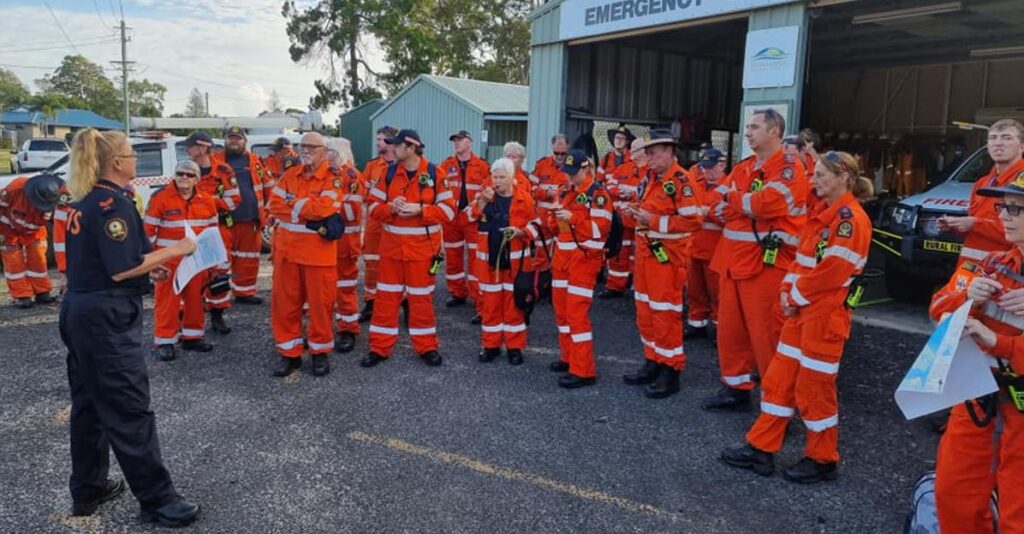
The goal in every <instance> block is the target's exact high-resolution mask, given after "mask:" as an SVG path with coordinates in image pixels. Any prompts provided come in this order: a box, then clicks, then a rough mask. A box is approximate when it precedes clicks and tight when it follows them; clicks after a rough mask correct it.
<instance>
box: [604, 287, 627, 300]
mask: <svg viewBox="0 0 1024 534" xmlns="http://www.w3.org/2000/svg"><path fill="white" fill-rule="evenodd" d="M623 295H625V293H623V292H622V291H615V290H614V289H608V288H604V289H602V290H601V292H600V293H598V294H597V298H599V299H618V298H622V296H623Z"/></svg>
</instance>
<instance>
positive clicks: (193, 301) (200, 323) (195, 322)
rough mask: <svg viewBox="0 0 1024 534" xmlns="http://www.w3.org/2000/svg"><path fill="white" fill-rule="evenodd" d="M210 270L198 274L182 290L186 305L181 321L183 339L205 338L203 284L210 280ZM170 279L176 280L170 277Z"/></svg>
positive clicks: (182, 297) (182, 299)
mask: <svg viewBox="0 0 1024 534" xmlns="http://www.w3.org/2000/svg"><path fill="white" fill-rule="evenodd" d="M209 277H210V272H209V271H206V272H203V273H200V274H198V275H196V277H195V278H193V279H192V280H191V281H189V283H188V285H187V286H185V289H182V290H181V295H178V296H180V297H181V301H182V302H183V303H184V305H185V310H184V311H185V313H184V314H183V317H182V321H181V339H184V340H190V339H203V333H204V332H203V331H204V330H205V329H206V312H205V310H204V308H203V286H204V285H206V283H207V282H208V281H209ZM168 280H174V277H173V276H172V277H170V278H169V279H168Z"/></svg>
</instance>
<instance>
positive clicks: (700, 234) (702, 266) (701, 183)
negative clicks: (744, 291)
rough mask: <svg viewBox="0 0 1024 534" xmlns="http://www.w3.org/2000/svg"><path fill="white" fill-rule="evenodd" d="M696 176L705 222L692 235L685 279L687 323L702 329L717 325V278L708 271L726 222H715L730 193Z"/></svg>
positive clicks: (724, 188) (712, 272) (701, 176)
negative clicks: (724, 196) (724, 197)
mask: <svg viewBox="0 0 1024 534" xmlns="http://www.w3.org/2000/svg"><path fill="white" fill-rule="evenodd" d="M698 176H699V178H698V179H696V182H697V184H698V185H697V189H699V190H701V191H703V195H702V196H703V201H702V204H701V211H702V212H703V213H704V222H703V223H702V224H701V228H700V230H699V231H697V232H696V233H695V234H694V235H693V246H692V248H691V251H690V270H689V272H688V273H687V279H686V314H687V316H686V322H687V323H689V324H690V325H692V326H695V327H697V328H702V327H705V326H707V325H708V322H709V321H710V322H712V323H715V324H718V274H717V273H715V271H713V270H711V258H712V257H713V256H714V255H715V249H717V248H718V241H719V240H720V239H721V238H722V226H723V225H724V224H725V221H723V220H722V219H720V218H718V215H721V212H722V211H723V210H724V208H725V204H724V200H723V199H722V197H723V195H725V194H726V193H728V192H729V188H728V187H726V186H724V185H722V184H721V183H719V184H718V185H713V184H710V183H708V181H707V180H706V179H705V178H704V176H703V175H702V174H700V171H699V170H698ZM719 208H720V209H719ZM716 213H718V215H716Z"/></svg>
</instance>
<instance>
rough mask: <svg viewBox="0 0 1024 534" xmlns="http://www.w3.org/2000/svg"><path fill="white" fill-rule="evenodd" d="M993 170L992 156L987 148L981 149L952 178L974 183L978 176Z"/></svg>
mask: <svg viewBox="0 0 1024 534" xmlns="http://www.w3.org/2000/svg"><path fill="white" fill-rule="evenodd" d="M991 170H992V157H991V156H989V155H988V150H987V149H984V148H983V149H981V150H979V151H977V152H975V153H974V154H972V155H971V158H970V159H969V160H967V163H965V164H963V166H961V167H960V168H959V169H957V170H956V174H955V175H953V176H952V177H951V178H950V180H953V181H957V182H962V183H972V184H973V183H974V182H977V181H978V178H981V177H982V176H985V175H986V174H988V173H989V171H991Z"/></svg>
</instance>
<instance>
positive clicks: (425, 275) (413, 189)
mask: <svg viewBox="0 0 1024 534" xmlns="http://www.w3.org/2000/svg"><path fill="white" fill-rule="evenodd" d="M391 167H392V168H389V170H388V172H389V173H391V172H392V171H393V176H392V178H391V183H388V181H387V178H386V177H385V178H384V179H381V180H380V181H379V182H377V185H376V186H374V188H373V189H371V190H370V193H369V196H370V202H371V204H370V217H373V218H374V219H377V220H378V221H380V222H381V224H382V226H383V231H384V233H383V235H382V236H381V240H380V255H381V258H380V278H379V279H378V281H377V299H376V300H377V302H376V304H375V305H374V308H373V318H372V319H371V320H370V350H371V351H372V352H375V353H377V354H379V355H380V356H383V357H385V358H387V357H389V356H390V355H391V350H392V349H393V348H394V346H395V343H396V342H397V341H398V308H399V305H400V304H401V302H402V297H403V295H408V299H409V337H410V338H411V339H412V347H413V350H415V351H416V353H417V354H420V355H422V354H424V353H427V352H430V351H435V350H437V346H438V344H437V324H436V322H435V320H434V279H435V275H434V274H431V273H430V266H431V263H432V262H433V261H434V258H435V257H437V256H438V255H440V254H441V250H442V249H441V224H442V223H446V222H450V221H452V220H453V219H455V198H454V197H453V195H452V192H451V191H449V190H448V185H447V184H446V183H445V179H444V176H440V175H439V174H438V170H437V169H435V168H434V166H433V165H431V164H430V163H429V162H428V161H427V159H426V158H422V157H421V158H420V165H419V167H418V168H417V169H416V170H414V171H408V170H406V169H405V168H404V167H402V166H401V165H398V164H397V163H395V164H392V165H391ZM398 197H403V198H405V201H406V202H407V203H409V204H419V205H420V207H421V208H422V209H423V211H422V213H420V214H419V215H417V216H415V217H400V216H398V215H397V214H393V213H391V206H390V205H389V204H388V203H389V202H391V201H393V200H395V199H396V198H398Z"/></svg>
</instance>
